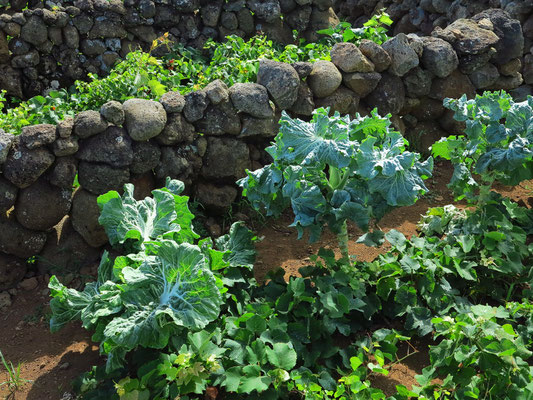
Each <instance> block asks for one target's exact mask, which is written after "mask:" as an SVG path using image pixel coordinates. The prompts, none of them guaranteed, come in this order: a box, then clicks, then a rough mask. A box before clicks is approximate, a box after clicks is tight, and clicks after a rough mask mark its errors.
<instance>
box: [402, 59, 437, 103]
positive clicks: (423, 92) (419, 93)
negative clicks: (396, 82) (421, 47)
mask: <svg viewBox="0 0 533 400" xmlns="http://www.w3.org/2000/svg"><path fill="white" fill-rule="evenodd" d="M432 79H433V74H432V73H431V72H429V71H427V70H425V69H422V68H420V67H416V68H413V69H412V70H411V71H409V73H408V74H407V75H405V76H404V77H403V83H404V84H405V89H406V91H407V95H408V96H409V97H414V98H417V97H423V96H427V95H428V94H429V92H430V91H431V82H432Z"/></svg>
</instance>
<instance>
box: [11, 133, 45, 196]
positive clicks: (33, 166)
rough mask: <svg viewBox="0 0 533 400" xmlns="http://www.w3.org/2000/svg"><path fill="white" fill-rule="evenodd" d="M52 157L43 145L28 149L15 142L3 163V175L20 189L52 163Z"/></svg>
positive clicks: (30, 182) (35, 178)
mask: <svg viewBox="0 0 533 400" xmlns="http://www.w3.org/2000/svg"><path fill="white" fill-rule="evenodd" d="M54 159H55V157H54V155H53V154H52V153H51V152H50V151H49V150H48V149H46V148H44V147H39V148H37V149H33V150H30V149H27V148H26V147H24V146H21V145H20V144H18V143H15V144H13V146H12V147H11V150H10V152H9V155H8V156H7V160H6V161H5V163H4V177H5V178H7V179H8V180H9V181H11V182H12V183H14V184H15V185H16V186H18V187H19V188H21V189H22V188H25V187H28V186H30V185H31V184H32V183H33V182H35V181H36V180H37V179H38V178H39V176H41V175H42V174H43V172H44V171H46V170H47V169H48V168H49V167H50V166H51V165H52V164H53V163H54Z"/></svg>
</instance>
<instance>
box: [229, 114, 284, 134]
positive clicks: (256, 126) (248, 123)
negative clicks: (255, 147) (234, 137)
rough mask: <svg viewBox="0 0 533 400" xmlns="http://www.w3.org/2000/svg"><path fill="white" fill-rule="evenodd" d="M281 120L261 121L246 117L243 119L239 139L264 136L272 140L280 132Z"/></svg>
mask: <svg viewBox="0 0 533 400" xmlns="http://www.w3.org/2000/svg"><path fill="white" fill-rule="evenodd" d="M278 121H279V119H277V118H271V119H261V118H254V117H250V116H248V115H245V116H244V117H243V118H242V129H241V132H240V134H239V138H245V137H250V136H262V137H268V138H272V137H274V136H276V135H277V134H278V132H279V123H278Z"/></svg>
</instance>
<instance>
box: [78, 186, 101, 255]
mask: <svg viewBox="0 0 533 400" xmlns="http://www.w3.org/2000/svg"><path fill="white" fill-rule="evenodd" d="M97 199H98V196H97V195H95V194H92V193H89V192H88V191H86V190H83V189H81V188H78V190H76V192H75V193H74V196H73V197H72V211H71V213H70V218H71V223H72V227H73V228H74V230H75V231H76V232H78V233H79V234H80V235H81V236H82V237H83V239H84V240H85V241H86V242H87V243H88V244H89V245H90V246H92V247H100V246H103V245H104V244H106V243H107V241H108V239H107V235H106V233H105V229H104V227H103V226H102V225H100V223H99V222H98V218H99V217H100V209H99V208H98V203H97Z"/></svg>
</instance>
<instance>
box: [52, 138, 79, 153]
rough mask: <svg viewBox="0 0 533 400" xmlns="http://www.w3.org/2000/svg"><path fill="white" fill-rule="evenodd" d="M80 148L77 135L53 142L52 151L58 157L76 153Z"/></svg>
mask: <svg viewBox="0 0 533 400" xmlns="http://www.w3.org/2000/svg"><path fill="white" fill-rule="evenodd" d="M79 148H80V146H79V143H78V138H77V137H73V136H72V137H68V138H65V139H63V138H59V139H57V140H56V141H55V142H54V143H53V144H52V151H53V152H54V155H55V156H57V157H64V156H70V155H72V154H76V152H77V151H78V149H79Z"/></svg>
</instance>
